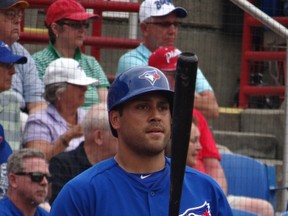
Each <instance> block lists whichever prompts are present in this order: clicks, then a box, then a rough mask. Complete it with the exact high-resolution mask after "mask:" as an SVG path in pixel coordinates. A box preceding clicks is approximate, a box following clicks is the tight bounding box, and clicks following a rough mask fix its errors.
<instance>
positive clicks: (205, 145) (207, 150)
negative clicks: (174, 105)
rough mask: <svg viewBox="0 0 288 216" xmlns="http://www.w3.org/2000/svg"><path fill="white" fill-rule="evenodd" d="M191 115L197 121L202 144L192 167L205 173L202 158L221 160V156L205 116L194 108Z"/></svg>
mask: <svg viewBox="0 0 288 216" xmlns="http://www.w3.org/2000/svg"><path fill="white" fill-rule="evenodd" d="M193 116H194V117H195V118H196V119H197V121H198V129H199V131H200V140H199V141H200V144H201V146H202V149H201V150H200V152H199V154H198V156H197V164H196V166H195V167H194V168H195V169H197V170H199V171H201V172H204V173H206V170H205V167H204V163H203V159H204V158H217V159H218V160H221V156H220V154H219V151H218V148H217V146H216V142H215V140H214V137H213V135H212V132H211V130H210V128H209V126H208V123H207V121H206V119H205V117H204V116H203V115H202V113H201V112H199V111H198V110H196V109H193Z"/></svg>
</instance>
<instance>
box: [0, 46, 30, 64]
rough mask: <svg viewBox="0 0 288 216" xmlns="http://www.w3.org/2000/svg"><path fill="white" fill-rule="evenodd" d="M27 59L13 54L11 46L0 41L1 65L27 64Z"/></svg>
mask: <svg viewBox="0 0 288 216" xmlns="http://www.w3.org/2000/svg"><path fill="white" fill-rule="evenodd" d="M26 62H27V58H26V57H25V56H20V55H15V54H13V53H12V52H11V50H10V48H9V46H8V45H7V44H5V43H4V42H3V41H0V63H4V64H25V63H26Z"/></svg>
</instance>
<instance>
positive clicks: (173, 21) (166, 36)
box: [141, 13, 179, 52]
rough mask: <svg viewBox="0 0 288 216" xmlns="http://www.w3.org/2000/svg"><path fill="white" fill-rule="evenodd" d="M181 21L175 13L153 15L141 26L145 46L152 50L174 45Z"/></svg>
mask: <svg viewBox="0 0 288 216" xmlns="http://www.w3.org/2000/svg"><path fill="white" fill-rule="evenodd" d="M178 25H179V21H178V19H177V17H176V15H175V14H174V13H171V14H169V15H167V16H163V17H153V18H151V19H150V20H149V21H147V22H145V23H144V24H143V27H142V28H141V29H142V31H143V36H144V39H145V46H147V47H148V49H150V51H152V52H153V51H154V50H156V49H157V48H158V47H160V46H174V44H175V41H176V37H177V31H178Z"/></svg>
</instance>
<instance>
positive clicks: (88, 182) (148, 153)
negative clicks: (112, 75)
mask: <svg viewBox="0 0 288 216" xmlns="http://www.w3.org/2000/svg"><path fill="white" fill-rule="evenodd" d="M172 101H173V91H171V90H170V87H169V83H168V81H167V78H166V77H165V75H164V74H163V73H162V72H161V71H159V70H158V69H156V68H153V67H149V66H140V67H134V68H132V69H130V70H128V71H126V72H124V73H122V74H121V75H119V76H118V77H116V79H115V81H114V82H113V83H112V85H111V87H110V89H109V93H108V112H109V123H110V128H111V131H112V134H113V135H114V136H115V137H117V138H118V151H117V153H116V155H115V157H113V158H111V159H108V160H105V161H103V162H100V163H99V164H96V165H95V166H93V167H92V168H90V169H88V170H86V171H84V172H83V173H81V174H80V175H78V176H77V177H75V178H74V179H72V180H71V181H69V182H68V183H67V184H66V185H65V186H64V187H63V189H62V190H61V192H60V193H59V194H58V196H57V198H56V199H55V201H54V203H53V206H52V209H51V215H52V216H56V215H57V216H58V215H62V216H65V215H168V209H169V195H170V194H169V192H170V190H169V184H170V159H168V158H166V157H165V148H166V146H167V145H168V143H169V141H170V135H171V123H172V122H171V121H172V119H171V106H172ZM188 183H189V184H188ZM191 183H192V185H193V186H192V187H191ZM196 213H197V214H198V215H202V214H203V215H231V214H232V212H231V209H230V206H229V204H228V202H227V200H226V197H225V195H224V194H223V192H222V190H221V188H220V187H219V186H218V185H217V184H216V182H215V181H213V179H212V178H211V177H209V176H207V175H204V174H202V173H200V172H198V171H196V170H193V169H191V168H189V167H187V169H186V172H185V175H184V181H183V192H182V198H181V204H180V214H183V215H184V214H189V215H192V214H196Z"/></svg>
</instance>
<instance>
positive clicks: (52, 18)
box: [46, 0, 99, 26]
mask: <svg viewBox="0 0 288 216" xmlns="http://www.w3.org/2000/svg"><path fill="white" fill-rule="evenodd" d="M98 17H99V16H98V15H96V14H90V13H87V12H86V11H85V8H84V7H83V6H82V5H81V4H80V3H79V2H77V1H75V0H57V1H55V2H53V3H52V4H51V5H50V6H49V8H48V9H47V13H46V25H47V26H50V25H51V24H52V23H54V22H57V21H59V20H61V19H71V20H77V21H84V20H87V19H90V18H98Z"/></svg>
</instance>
